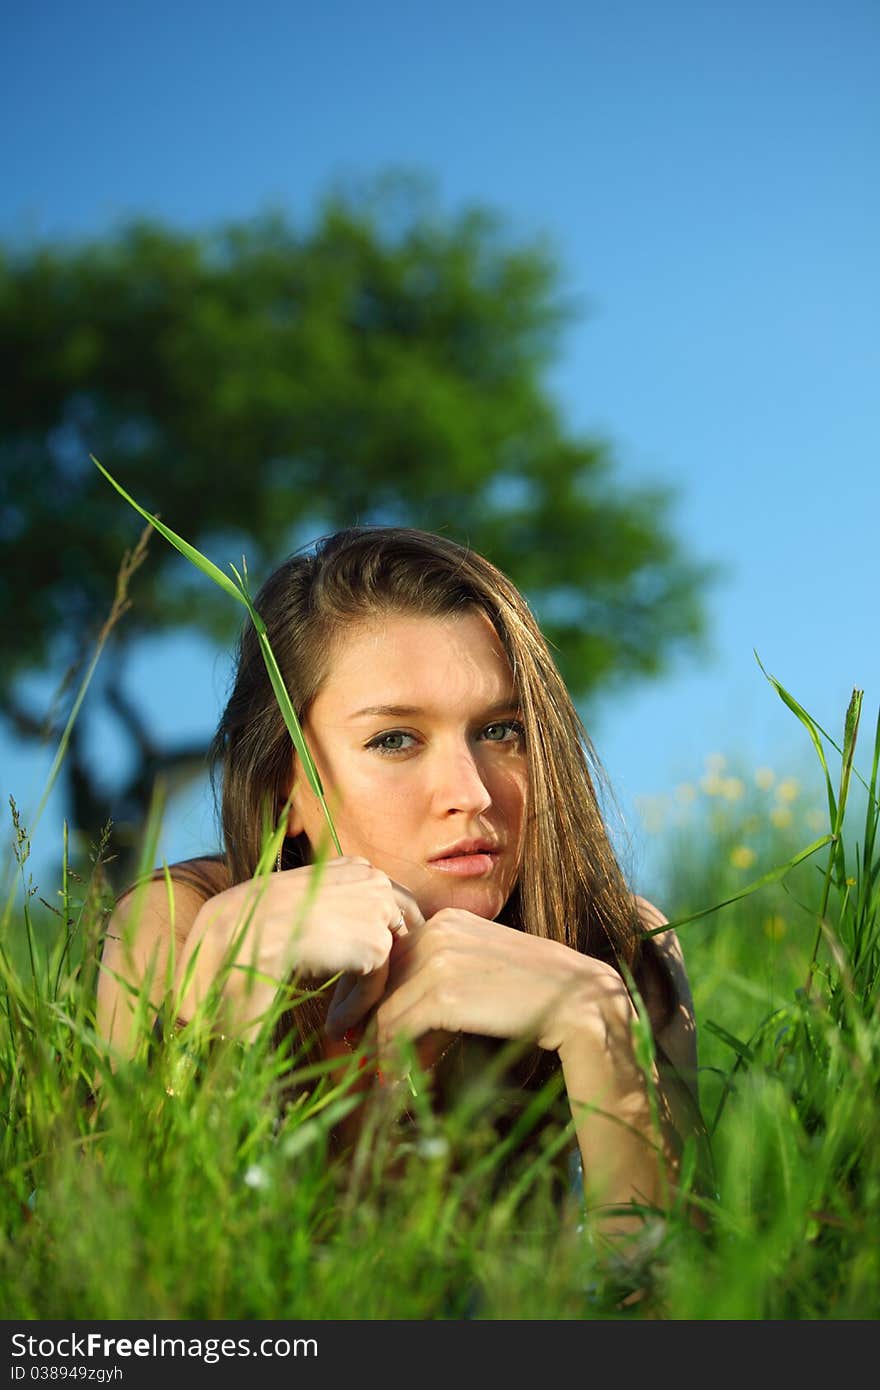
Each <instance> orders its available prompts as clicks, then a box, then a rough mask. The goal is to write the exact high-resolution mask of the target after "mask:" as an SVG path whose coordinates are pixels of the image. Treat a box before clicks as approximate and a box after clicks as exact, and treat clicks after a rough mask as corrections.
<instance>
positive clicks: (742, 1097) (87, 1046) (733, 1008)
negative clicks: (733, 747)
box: [0, 720, 880, 1320]
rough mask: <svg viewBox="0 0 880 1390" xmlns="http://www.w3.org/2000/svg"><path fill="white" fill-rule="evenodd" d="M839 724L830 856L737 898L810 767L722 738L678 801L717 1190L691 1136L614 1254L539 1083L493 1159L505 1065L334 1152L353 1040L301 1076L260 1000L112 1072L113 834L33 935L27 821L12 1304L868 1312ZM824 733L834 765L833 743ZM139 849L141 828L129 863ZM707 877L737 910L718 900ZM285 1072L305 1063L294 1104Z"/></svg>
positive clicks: (12, 1160) (868, 810)
mask: <svg viewBox="0 0 880 1390" xmlns="http://www.w3.org/2000/svg"><path fill="white" fill-rule="evenodd" d="M848 727H849V730H850V733H849V735H847V734H846V733H845V734H844V739H843V740H842V746H841V749H840V755H841V775H840V776H839V777H838V778H836V779H832V782H831V786H832V797H833V802H834V804H833V807H831V806H830V805H829V806H828V808H827V811H830V812H831V815H832V823H833V824H834V825H836V827H837V834H836V836H835V838H834V840H833V842H832V843H831V844H829V845H828V846H827V849H828V858H827V860H825V850H824V849H823V850H821V851H819V852H818V853H817V854H816V855H814V856H812V857H811V858H809V859H806V860H804V859H801V860H800V862H799V863H797V864H796V865H795V867H794V869H793V870H792V872H791V873H790V874H786V875H781V876H778V877H777V878H776V879H775V880H774V881H773V882H770V883H768V884H766V885H765V886H764V887H762V888H760V889H759V890H757V891H756V892H754V893H750V894H748V895H746V896H742V895H741V894H740V892H739V890H740V889H741V888H742V886H743V883H742V880H743V876H744V875H751V876H754V875H755V874H756V873H757V872H758V871H759V870H761V869H764V870H768V871H769V869H770V868H771V867H773V866H774V864H775V865H776V866H782V865H784V864H785V863H786V862H793V861H795V860H798V859H799V857H800V851H801V847H802V846H803V845H804V843H805V841H807V840H811V839H813V838H815V836H816V833H817V830H818V829H819V826H818V824H817V822H816V819H815V818H816V816H817V814H818V813H819V810H818V806H817V805H815V804H813V801H812V798H811V797H810V796H809V795H807V794H806V793H805V792H804V789H803V787H802V786H799V785H797V784H796V782H795V780H794V779H793V778H792V777H790V776H780V775H779V774H778V773H777V772H774V771H771V770H770V769H758V770H757V772H756V773H755V774H753V775H752V776H751V777H747V776H746V775H745V774H744V773H741V774H739V775H737V774H735V773H732V772H731V771H730V770H729V769H728V768H726V767H725V766H724V765H723V764H722V762H721V760H720V759H719V758H717V757H716V758H715V759H713V760H711V761H710V762H709V764H708V765H707V769H706V774H705V776H704V777H703V778H702V779H701V784H700V786H699V788H694V789H692V792H693V794H692V795H689V794H686V795H680V796H679V797H678V798H677V799H676V802H675V806H676V808H677V809H676V811H675V814H674V815H673V814H672V813H671V810H670V808H666V810H667V819H666V824H665V827H664V829H663V831H662V833H663V834H664V836H665V837H666V839H667V842H668V845H669V854H670V857H669V884H670V887H671V885H672V884H677V885H678V897H677V898H676V897H672V898H671V899H670V901H669V903H668V906H669V908H670V911H671V912H672V913H674V914H675V915H676V916H679V917H681V916H686V915H691V919H692V920H691V921H690V923H689V924H687V923H685V924H683V925H682V926H681V927H680V929H679V935H680V937H681V939H682V942H683V945H684V949H685V953H686V956H687V960H688V967H689V971H690V975H691V979H692V983H693V987H694V996H695V1003H696V1011H697V1026H698V1036H699V1041H700V1057H701V1090H702V1101H703V1110H704V1114H705V1116H706V1119H707V1123H708V1127H709V1130H710V1135H711V1143H712V1150H713V1157H714V1166H715V1180H714V1181H715V1186H714V1189H712V1188H710V1189H707V1188H706V1187H705V1186H703V1185H701V1183H700V1182H699V1181H698V1178H697V1167H696V1154H695V1152H692V1151H691V1148H690V1146H689V1147H688V1149H687V1150H686V1154H685V1163H684V1172H683V1180H682V1184H681V1189H682V1191H681V1200H680V1203H679V1204H678V1205H677V1206H676V1207H675V1208H674V1209H673V1210H672V1211H671V1212H670V1213H669V1214H668V1215H667V1216H666V1217H665V1218H664V1219H663V1220H659V1219H658V1218H657V1217H656V1216H654V1215H652V1214H651V1213H645V1220H644V1224H643V1229H642V1231H641V1233H640V1234H639V1236H638V1237H637V1238H636V1239H635V1241H634V1242H633V1243H632V1244H631V1245H629V1246H627V1247H625V1248H617V1249H616V1250H610V1249H609V1248H608V1247H607V1245H606V1244H605V1243H603V1241H602V1240H601V1238H600V1237H599V1235H598V1233H597V1232H596V1230H595V1229H594V1227H593V1226H592V1224H591V1221H590V1218H589V1216H585V1214H584V1213H583V1212H582V1211H581V1210H580V1207H579V1204H578V1202H577V1201H576V1200H575V1199H574V1198H568V1199H563V1200H561V1201H560V1199H559V1194H558V1191H557V1190H555V1189H554V1188H553V1186H552V1183H551V1181H550V1173H551V1170H552V1165H551V1164H550V1163H549V1162H548V1159H549V1158H550V1157H551V1155H552V1153H553V1152H554V1151H555V1150H556V1149H558V1148H559V1146H560V1145H561V1144H562V1143H564V1141H565V1140H566V1139H567V1138H569V1137H570V1133H567V1132H566V1128H565V1126H564V1125H562V1126H560V1125H558V1124H557V1123H556V1121H555V1116H554V1112H553V1110H552V1101H553V1097H552V1096H550V1097H549V1098H548V1100H547V1101H546V1107H545V1113H546V1116H549V1117H550V1118H551V1122H550V1123H549V1124H547V1125H545V1126H543V1127H540V1128H535V1131H534V1133H535V1143H534V1147H533V1148H532V1149H529V1146H528V1145H527V1146H526V1148H525V1149H524V1151H523V1152H522V1154H517V1155H516V1157H515V1160H514V1161H510V1158H509V1155H508V1162H507V1163H506V1164H505V1162H504V1155H503V1153H502V1150H503V1145H499V1144H498V1142H497V1139H496V1138H495V1135H494V1132H493V1128H492V1124H491V1123H490V1121H491V1119H492V1116H493V1114H497V1113H499V1112H500V1110H502V1109H503V1107H504V1106H505V1105H507V1104H509V1102H510V1097H509V1096H508V1095H506V1094H505V1090H504V1085H503V1081H502V1080H501V1079H500V1072H498V1070H497V1069H496V1071H495V1072H494V1073H493V1071H492V1069H491V1068H490V1069H489V1070H488V1071H483V1072H482V1073H477V1074H475V1077H474V1078H473V1081H472V1084H471V1085H470V1088H469V1089H468V1090H466V1091H465V1093H464V1095H463V1096H462V1097H461V1101H460V1104H459V1105H458V1106H457V1107H456V1108H454V1109H453V1110H452V1111H451V1112H450V1113H448V1114H444V1115H435V1114H434V1113H433V1110H432V1107H431V1106H430V1104H429V1103H428V1094H429V1093H428V1091H427V1087H426V1084H423V1083H426V1081H427V1078H419V1084H418V1085H417V1086H416V1088H415V1090H416V1094H415V1097H413V1096H412V1095H411V1094H410V1092H409V1091H408V1090H407V1089H406V1088H405V1087H403V1086H391V1087H388V1088H385V1089H379V1090H375V1089H374V1090H372V1091H371V1093H370V1094H371V1101H370V1114H369V1118H368V1122H367V1124H366V1126H365V1130H364V1135H365V1137H364V1140H363V1142H362V1143H359V1145H358V1147H357V1149H356V1151H355V1154H354V1157H353V1159H349V1160H347V1161H345V1162H343V1161H342V1160H341V1158H340V1156H339V1155H338V1154H337V1153H336V1152H335V1150H333V1148H332V1146H331V1145H330V1143H329V1132H330V1128H331V1126H332V1125H333V1124H334V1123H335V1122H336V1121H337V1120H338V1119H339V1118H340V1117H341V1116H342V1115H343V1114H344V1113H345V1111H346V1108H347V1107H348V1106H351V1105H357V1104H359V1103H360V1102H359V1100H358V1097H357V1095H356V1094H355V1093H354V1091H353V1090H352V1089H351V1087H352V1086H354V1085H355V1084H356V1080H357V1077H358V1075H359V1071H358V1067H357V1058H356V1057H355V1058H354V1059H353V1061H352V1069H351V1073H350V1076H349V1077H347V1078H346V1077H343V1078H342V1079H341V1080H338V1079H337V1080H333V1079H332V1078H331V1077H330V1076H329V1074H328V1072H327V1069H326V1067H323V1070H322V1065H323V1064H322V1065H318V1066H317V1067H313V1068H312V1070H311V1072H307V1071H306V1070H305V1069H304V1063H303V1062H302V1061H301V1059H298V1058H297V1057H296V1056H293V1057H292V1058H287V1059H285V1058H281V1059H279V1057H278V1055H277V1053H275V1052H274V1051H273V1049H272V1047H271V1046H270V1045H269V1035H270V1033H271V1023H272V1020H271V1019H270V1020H268V1021H267V1026H266V1029H265V1030H264V1032H263V1034H262V1035H261V1037H260V1038H258V1039H257V1041H256V1042H255V1043H254V1044H253V1045H252V1046H249V1047H246V1048H241V1047H238V1046H235V1045H234V1044H230V1043H228V1042H224V1041H223V1040H222V1039H220V1038H218V1037H217V1036H216V1034H215V1035H213V1036H212V1035H211V1033H210V1030H200V1029H199V1028H198V1027H195V1028H193V1027H188V1028H187V1029H186V1030H184V1031H183V1032H171V1034H170V1035H169V1036H168V1037H167V1039H166V1041H165V1044H164V1045H163V1046H161V1047H157V1046H156V1044H155V1041H154V1039H153V1033H152V1025H153V1022H154V1019H153V1016H152V1013H151V1012H150V1011H149V1010H145V1011H144V1017H143V1026H142V1040H141V1045H140V1047H139V1048H138V1049H137V1050H136V1053H135V1056H134V1057H133V1058H132V1059H131V1060H129V1061H117V1064H116V1065H113V1059H112V1058H111V1057H110V1055H109V1054H108V1051H107V1048H106V1047H105V1045H104V1044H103V1043H102V1042H101V1041H100V1039H99V1038H98V1037H97V1036H96V1033H95V1029H94V1003H93V1001H94V971H95V965H96V950H97V948H98V945H99V936H100V932H99V926H100V912H101V908H102V906H103V905H104V894H103V890H102V879H101V863H100V858H101V856H100V852H98V853H97V854H96V857H95V858H96V862H95V864H94V866H93V874H92V877H91V879H90V880H89V881H88V882H85V883H81V884H77V883H75V882H72V881H71V879H70V875H69V874H68V873H67V871H66V869H65V868H64V866H62V892H61V895H60V898H59V903H60V907H59V910H58V913H57V915H53V914H52V913H48V915H47V917H46V918H45V919H44V922H43V925H42V929H41V928H40V923H39V922H37V921H35V920H34V918H33V914H34V912H35V911H36V903H37V901H38V899H37V897H36V891H35V890H34V889H33V886H32V885H29V884H28V883H27V878H26V875H27V854H28V836H27V831H26V829H25V828H24V827H23V826H22V825H21V824H20V822H18V821H16V849H17V857H18V860H19V867H20V872H21V875H22V878H23V880H24V882H25V887H26V891H25V895H24V908H23V911H22V913H21V915H20V917H19V918H18V919H13V918H12V917H11V915H9V914H7V917H8V920H7V922H6V923H5V924H4V925H5V930H4V934H3V942H2V946H3V950H2V954H0V986H2V988H0V1001H2V1013H0V1078H2V1086H0V1104H2V1107H3V1125H2V1127H0V1145H2V1158H3V1163H2V1171H3V1178H2V1183H0V1289H2V1291H3V1292H2V1294H0V1315H2V1316H4V1317H6V1318H40V1319H46V1318H58V1319H69V1318H74V1319H81V1318H85V1317H89V1318H93V1319H94V1318H99V1319H100V1318H131V1317H140V1318H147V1319H156V1318H285V1317H295V1318H303V1319H310V1318H322V1319H337V1318H340V1317H344V1318H369V1319H389V1318H395V1319H425V1318H431V1319H438V1318H515V1319H524V1318H534V1319H559V1318H565V1319H586V1320H589V1319H594V1318H603V1319H607V1318H614V1319H621V1320H624V1319H630V1320H632V1319H641V1318H657V1317H660V1318H668V1319H682V1320H695V1319H701V1320H705V1319H713V1320H717V1319H724V1320H742V1319H834V1320H836V1319H841V1320H847V1319H874V1318H876V1312H877V1307H878V1303H880V1099H878V1097H880V1020H878V1016H877V1005H876V1000H877V983H878V973H880V967H878V960H877V953H876V941H877V932H878V921H880V895H878V886H877V885H878V876H880V863H878V861H877V858H876V849H875V848H874V847H875V846H876V827H877V819H878V813H880V807H878V800H877V765H878V754H880V732H878V736H877V738H876V740H875V745H874V749H873V753H872V756H871V767H870V768H869V769H868V770H867V775H866V776H865V777H864V778H863V777H862V775H861V773H860V772H859V770H858V762H857V759H856V757H855V754H854V755H853V757H852V758H850V752H851V751H853V750H851V747H850V745H851V743H852V740H854V739H855V737H856V735H857V728H856V726H855V723H854V721H852V720H850V721H849V726H848ZM814 731H815V732H816V733H817V736H818V737H819V738H820V743H821V746H822V754H823V759H825V758H828V759H829V760H830V757H831V750H833V749H835V748H836V745H835V743H834V740H832V739H829V737H828V736H827V735H825V734H824V732H823V731H819V730H818V726H814ZM847 761H849V762H850V771H849V772H847V767H846V765H847ZM824 766H825V764H824V762H823V768H824ZM823 776H824V773H823ZM854 788H856V789H857V790H858V796H856V795H855V791H854ZM824 790H825V788H820V791H824ZM655 809H656V808H655ZM827 811H826V812H824V813H825V814H827ZM856 816H858V817H859V820H858V823H856V822H855V817H856ZM745 850H748V851H750V852H751V856H752V857H750V856H749V855H748V854H745V853H743V851H745ZM152 854H153V845H152V844H151V843H149V842H148V843H147V844H146V845H145V848H144V863H145V864H149V863H151V862H152ZM823 861H824V862H823ZM829 864H830V874H828V865H829ZM689 868H692V870H693V872H692V873H691V872H689ZM759 876H762V875H759ZM851 880H853V881H852V882H851ZM707 886H708V888H709V889H710V890H711V889H713V888H714V889H715V890H717V891H716V893H715V898H714V900H715V901H719V900H722V899H727V898H731V899H733V900H732V901H731V902H730V903H729V905H728V906H726V907H723V908H720V909H718V910H717V911H710V912H705V911H704V909H705V908H706V906H707V899H706V898H705V897H704V896H703V892H704V889H705V888H706V887H707ZM664 905H667V904H666V903H664ZM817 919H818V925H819V926H820V927H821V931H820V942H819V947H818V949H817V950H816V951H815V952H814V951H813V940H814V934H815V929H816V926H817ZM47 922H48V925H47ZM53 924H54V925H53ZM807 978H809V980H810V981H811V987H810V988H809V989H807V988H806V980H807ZM280 1006H281V1005H279V1007H280ZM291 1065H292V1066H293V1067H294V1068H296V1067H299V1068H300V1072H299V1074H300V1076H301V1077H302V1079H304V1080H305V1079H309V1080H310V1081H311V1083H313V1084H311V1086H310V1093H309V1095H308V1096H307V1097H306V1099H305V1100H300V1101H299V1102H297V1103H296V1104H290V1103H289V1093H288V1092H286V1090H285V1079H284V1076H283V1068H284V1067H285V1066H287V1067H290V1066H291ZM542 1105H544V1100H543V1098H542V1096H541V1094H540V1093H539V1094H537V1095H535V1096H534V1097H533V1098H532V1103H531V1104H530V1105H529V1106H528V1107H526V1108H525V1109H524V1110H523V1112H522V1114H521V1115H520V1118H519V1121H518V1123H519V1124H520V1125H521V1126H522V1127H524V1129H525V1132H526V1133H527V1134H528V1133H529V1132H530V1126H531V1125H534V1124H535V1121H536V1119H537V1118H539V1112H540V1111H541V1107H542ZM686 1197H689V1198H690V1202H691V1204H692V1205H693V1206H696V1207H697V1208H698V1209H699V1210H700V1211H702V1213H703V1221H702V1222H701V1223H696V1224H695V1223H694V1222H693V1221H691V1220H690V1219H689V1218H688V1216H687V1215H686V1203H685V1200H684V1199H685V1198H686ZM84 1214H87V1216H85V1215H84Z"/></svg>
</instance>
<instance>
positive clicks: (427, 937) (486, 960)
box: [375, 908, 634, 1065]
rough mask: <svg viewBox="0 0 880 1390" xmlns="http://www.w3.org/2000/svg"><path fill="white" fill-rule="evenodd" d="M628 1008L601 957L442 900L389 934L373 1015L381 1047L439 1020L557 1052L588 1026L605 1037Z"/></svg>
mask: <svg viewBox="0 0 880 1390" xmlns="http://www.w3.org/2000/svg"><path fill="white" fill-rule="evenodd" d="M633 1013H634V1011H633V1009H632V1004H631V1003H630V1001H629V996H628V994H627V991H626V988H625V986H624V983H623V980H622V979H621V977H620V975H619V974H618V973H617V971H616V970H614V969H613V968H612V967H611V966H609V965H606V964H604V962H602V961H599V960H596V959H595V958H594V957H592V956H586V955H582V954H581V953H580V952H579V951H575V950H573V949H571V948H570V947H568V946H564V945H562V944H561V943H560V942H557V941H550V940H547V939H545V938H543V937H536V936H530V935H529V934H527V933H525V932H521V931H517V930H516V929H515V928H513V927H506V926H504V925H502V924H501V923H499V922H490V921H487V920H486V919H484V918H482V917H477V916H476V915H475V914H474V913H472V912H466V911H464V910H461V909H457V908H444V909H443V910H442V911H440V912H438V913H436V914H435V915H434V916H433V917H432V918H430V920H429V921H427V922H425V923H423V924H421V925H420V924H418V923H415V924H413V926H412V928H411V929H410V930H409V931H408V932H407V935H406V937H404V938H403V939H401V940H399V941H397V942H396V943H395V946H394V949H393V951H392V953H391V958H390V962H389V972H388V983H387V987H386V990H385V994H384V997H383V998H382V1000H381V1001H380V1003H379V1005H378V1007H377V1009H376V1015H375V1017H376V1025H377V1044H378V1049H379V1053H380V1057H381V1056H382V1055H383V1054H385V1055H386V1056H387V1054H388V1053H389V1051H391V1050H392V1049H393V1045H394V1041H395V1039H397V1038H400V1037H406V1038H409V1039H411V1040H418V1039H419V1038H424V1037H425V1035H426V1034H428V1033H433V1032H435V1031H438V1030H439V1031H442V1032H445V1033H447V1034H449V1033H453V1034H454V1033H477V1034H481V1035H483V1036H488V1037H495V1038H504V1039H514V1038H521V1039H523V1040H527V1041H531V1042H534V1043H535V1044H536V1045H537V1046H538V1047H541V1048H545V1049H548V1050H551V1051H556V1052H558V1051H560V1049H561V1048H563V1047H564V1046H565V1045H566V1043H567V1042H568V1041H569V1039H571V1038H573V1037H577V1039H578V1042H579V1045H582V1044H583V1041H584V1038H585V1036H586V1035H590V1036H591V1037H592V1038H593V1039H594V1040H595V1043H596V1045H597V1046H601V1047H607V1046H608V1045H609V1040H610V1039H611V1038H612V1035H613V1036H614V1037H615V1038H616V1037H617V1036H618V1031H617V1030H618V1027H619V1024H620V1022H621V1021H623V1020H626V1021H627V1022H628V1020H629V1018H630V1017H632V1016H633ZM624 1036H625V1037H626V1038H627V1040H628V1033H627V1030H626V1029H624ZM385 1065H387V1062H386V1064H385Z"/></svg>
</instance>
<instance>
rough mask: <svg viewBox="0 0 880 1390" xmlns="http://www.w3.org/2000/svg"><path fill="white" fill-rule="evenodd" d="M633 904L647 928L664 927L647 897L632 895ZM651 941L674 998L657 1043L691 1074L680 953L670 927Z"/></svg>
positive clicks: (690, 1028)
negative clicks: (662, 965) (666, 975)
mask: <svg viewBox="0 0 880 1390" xmlns="http://www.w3.org/2000/svg"><path fill="white" fill-rule="evenodd" d="M636 903H637V905H638V909H639V916H640V917H641V920H642V924H643V925H644V926H645V927H646V928H647V929H648V931H653V930H655V929H656V928H657V927H662V926H665V924H666V923H667V922H668V920H669V919H668V918H667V917H665V916H664V915H663V913H662V912H661V911H660V909H659V908H658V907H656V906H655V905H654V903H651V902H648V900H647V898H640V897H636ZM653 941H654V945H655V946H656V948H657V950H658V952H659V954H660V958H661V960H662V961H663V964H664V965H665V967H666V970H667V972H668V975H669V979H670V982H671V984H672V989H673V993H674V998H675V1002H674V1007H673V1009H672V1012H671V1015H670V1017H669V1019H668V1021H667V1022H666V1023H665V1024H664V1026H663V1027H662V1028H661V1029H660V1030H659V1031H658V1033H657V1042H658V1043H659V1044H660V1046H661V1047H662V1048H663V1050H664V1052H665V1053H666V1055H667V1056H668V1057H669V1059H670V1061H672V1062H673V1063H674V1064H675V1066H676V1067H678V1068H679V1070H680V1071H681V1072H682V1073H683V1074H685V1075H687V1076H692V1075H693V1074H694V1073H695V1072H696V1066H697V1033H696V1023H695V1020H694V1000H693V994H692V993H691V985H690V980H689V979H688V973H687V967H686V965H685V960H684V952H683V950H682V948H681V942H680V941H679V939H678V937H677V935H676V933H675V932H674V931H673V930H672V929H671V928H670V930H669V931H661V932H658V934H657V935H656V936H655V937H654V938H653Z"/></svg>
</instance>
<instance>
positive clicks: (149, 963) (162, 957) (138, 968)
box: [97, 860, 227, 1042]
mask: <svg viewBox="0 0 880 1390" xmlns="http://www.w3.org/2000/svg"><path fill="white" fill-rule="evenodd" d="M190 865H191V866H192V871H191V872H186V873H184V874H183V875H179V874H178V872H177V871H178V869H189V868H190ZM190 865H186V866H185V865H176V864H175V865H172V866H171V869H170V870H169V874H168V877H167V878H166V877H165V876H164V875H153V876H151V877H150V878H149V879H145V880H143V881H141V882H139V883H136V884H133V885H132V886H131V887H130V888H128V889H127V890H126V891H125V892H124V893H122V894H121V895H120V897H119V898H118V900H117V902H116V905H115V907H114V908H113V911H112V913H111V915H110V918H109V921H108V922H107V927H106V931H105V934H104V946H103V952H102V957H101V970H100V973H99V976H98V992H97V1021H98V1027H99V1030H100V1031H101V1032H102V1033H103V1034H104V1035H105V1037H107V1038H108V1039H110V1040H111V1041H113V1042H118V1041H119V1040H120V1039H121V1038H122V1037H123V1036H124V1035H125V1033H126V1030H127V1028H128V1026H129V1021H130V1019H131V1016H132V1013H133V1007H134V1006H133V1003H132V999H133V998H135V997H136V996H137V995H138V994H139V992H140V991H141V990H142V989H143V988H144V987H146V989H147V992H148V995H149V998H150V999H151V1001H152V1002H153V1003H154V1004H155V1003H158V1002H159V1001H160V1000H161V999H162V997H163V994H164V993H165V990H166V989H167V987H168V984H169V972H170V971H171V970H173V963H174V961H175V959H177V958H178V957H179V955H180V952H181V950H182V949H183V947H184V946H185V944H186V941H187V938H188V936H189V934H190V931H191V930H192V927H193V924H194V923H195V920H196V918H197V917H198V914H199V911H200V910H201V908H202V907H203V906H204V904H205V902H206V901H207V900H208V899H209V898H211V897H213V896H214V894H216V893H219V892H221V891H222V889H223V888H224V887H225V886H227V883H226V882H224V876H225V872H226V871H225V868H223V867H222V866H220V865H217V864H215V863H214V862H213V861H210V860H193V861H190ZM196 866H198V870H197V867H196ZM202 866H206V871H205V874H204V875H203V874H202V873H201V872H200V870H201V868H202ZM218 870H219V872H217V871H218ZM212 874H213V875H214V877H212ZM215 885H216V886H215Z"/></svg>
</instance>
